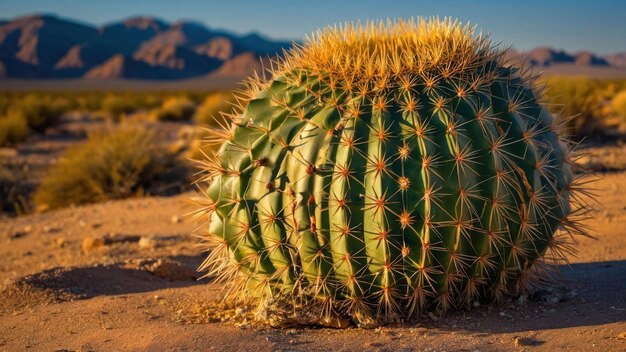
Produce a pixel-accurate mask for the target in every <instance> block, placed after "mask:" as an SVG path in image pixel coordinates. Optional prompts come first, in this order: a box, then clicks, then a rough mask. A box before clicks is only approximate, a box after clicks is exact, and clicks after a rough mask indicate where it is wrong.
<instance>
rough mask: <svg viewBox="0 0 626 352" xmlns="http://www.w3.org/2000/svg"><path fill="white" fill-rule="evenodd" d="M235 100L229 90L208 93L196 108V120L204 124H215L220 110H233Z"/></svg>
mask: <svg viewBox="0 0 626 352" xmlns="http://www.w3.org/2000/svg"><path fill="white" fill-rule="evenodd" d="M234 100H235V99H234V96H233V95H232V94H231V93H227V92H218V93H213V94H210V95H208V96H207V97H206V98H205V99H204V101H203V102H202V104H200V106H199V107H198V109H197V110H196V114H195V115H194V121H195V122H196V123H197V124H199V125H202V126H214V125H215V122H216V117H219V113H220V112H223V113H229V112H231V111H232V110H233V105H232V103H233V102H234ZM218 120H219V119H218Z"/></svg>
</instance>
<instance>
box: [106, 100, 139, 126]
mask: <svg viewBox="0 0 626 352" xmlns="http://www.w3.org/2000/svg"><path fill="white" fill-rule="evenodd" d="M100 109H101V110H102V111H103V112H104V113H105V114H107V115H108V117H109V118H111V119H112V120H114V121H119V120H121V118H122V117H123V116H124V115H127V114H130V113H132V112H133V111H135V109H136V107H135V105H134V104H133V102H132V101H131V100H130V99H127V98H125V97H123V96H119V95H108V96H106V97H104V98H103V99H102V102H101V103H100Z"/></svg>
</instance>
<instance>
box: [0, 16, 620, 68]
mask: <svg viewBox="0 0 626 352" xmlns="http://www.w3.org/2000/svg"><path fill="white" fill-rule="evenodd" d="M291 45H292V43H290V42H285V41H275V40H271V39H268V38H267V37H265V36H263V35H262V34H260V33H249V34H245V35H237V34H234V33H232V32H229V31H225V30H217V29H213V28H209V27H207V26H205V25H204V24H202V23H198V22H193V21H178V22H175V23H168V22H166V21H163V20H160V19H157V18H152V17H142V16H137V17H131V18H127V19H125V20H122V21H119V22H113V23H109V24H106V25H104V26H101V27H96V26H92V25H89V24H85V23H82V22H79V21H74V20H69V19H64V18H60V17H57V16H54V15H32V16H24V17H20V18H15V19H3V20H0V78H21V79H41V78H44V79H67V78H86V79H114V80H120V79H121V80H123V79H152V80H157V79H161V80H172V79H187V78H194V77H198V78H202V79H205V78H206V77H208V76H211V75H213V76H220V77H224V76H244V75H247V74H249V73H251V72H252V71H253V70H260V69H261V67H262V59H263V60H266V59H268V58H270V57H275V56H276V55H281V54H282V53H283V51H284V50H285V49H288V48H290V47H291ZM507 56H508V57H509V58H510V59H512V60H515V61H521V60H523V61H525V62H528V63H530V64H532V65H534V66H537V67H540V68H541V69H542V70H544V71H545V70H554V69H557V68H559V69H562V70H563V72H573V73H576V72H577V71H581V72H583V71H585V72H586V71H589V70H596V71H597V70H603V72H604V71H606V72H611V71H610V70H622V69H624V70H626V53H615V54H610V55H606V56H601V55H597V54H594V53H592V52H590V51H582V52H578V53H568V52H565V51H563V50H557V49H554V48H549V47H541V48H536V49H534V50H531V51H527V52H519V51H516V50H513V49H511V50H509V51H508V52H507Z"/></svg>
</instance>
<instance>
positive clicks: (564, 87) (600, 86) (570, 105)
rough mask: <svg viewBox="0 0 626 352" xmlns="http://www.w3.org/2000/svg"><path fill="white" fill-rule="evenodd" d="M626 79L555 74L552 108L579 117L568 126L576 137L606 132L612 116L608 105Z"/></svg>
mask: <svg viewBox="0 0 626 352" xmlns="http://www.w3.org/2000/svg"><path fill="white" fill-rule="evenodd" d="M625 86H626V81H624V80H607V79H595V78H580V77H555V78H550V79H549V81H548V87H549V89H548V90H547V97H548V102H549V103H550V106H551V107H552V111H553V112H554V113H557V114H559V115H560V116H561V117H570V116H575V117H574V118H572V119H570V120H569V121H568V123H567V126H566V128H568V130H569V132H570V133H571V134H573V135H574V136H575V137H578V138H582V137H588V136H594V135H597V134H603V128H605V126H606V124H605V122H606V121H605V120H606V119H607V118H608V117H609V116H608V113H607V105H608V104H609V103H610V101H611V99H612V98H613V96H614V95H615V94H617V92H619V91H620V90H621V89H624V87H625Z"/></svg>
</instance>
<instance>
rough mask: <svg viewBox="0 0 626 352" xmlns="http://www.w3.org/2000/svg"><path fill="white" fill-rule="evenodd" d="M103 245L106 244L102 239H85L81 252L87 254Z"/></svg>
mask: <svg viewBox="0 0 626 352" xmlns="http://www.w3.org/2000/svg"><path fill="white" fill-rule="evenodd" d="M105 244H106V243H105V241H104V239H103V238H100V237H98V238H94V237H87V238H85V239H84V240H83V252H85V253H89V252H91V251H94V250H97V249H100V248H102V247H104V245H105Z"/></svg>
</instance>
